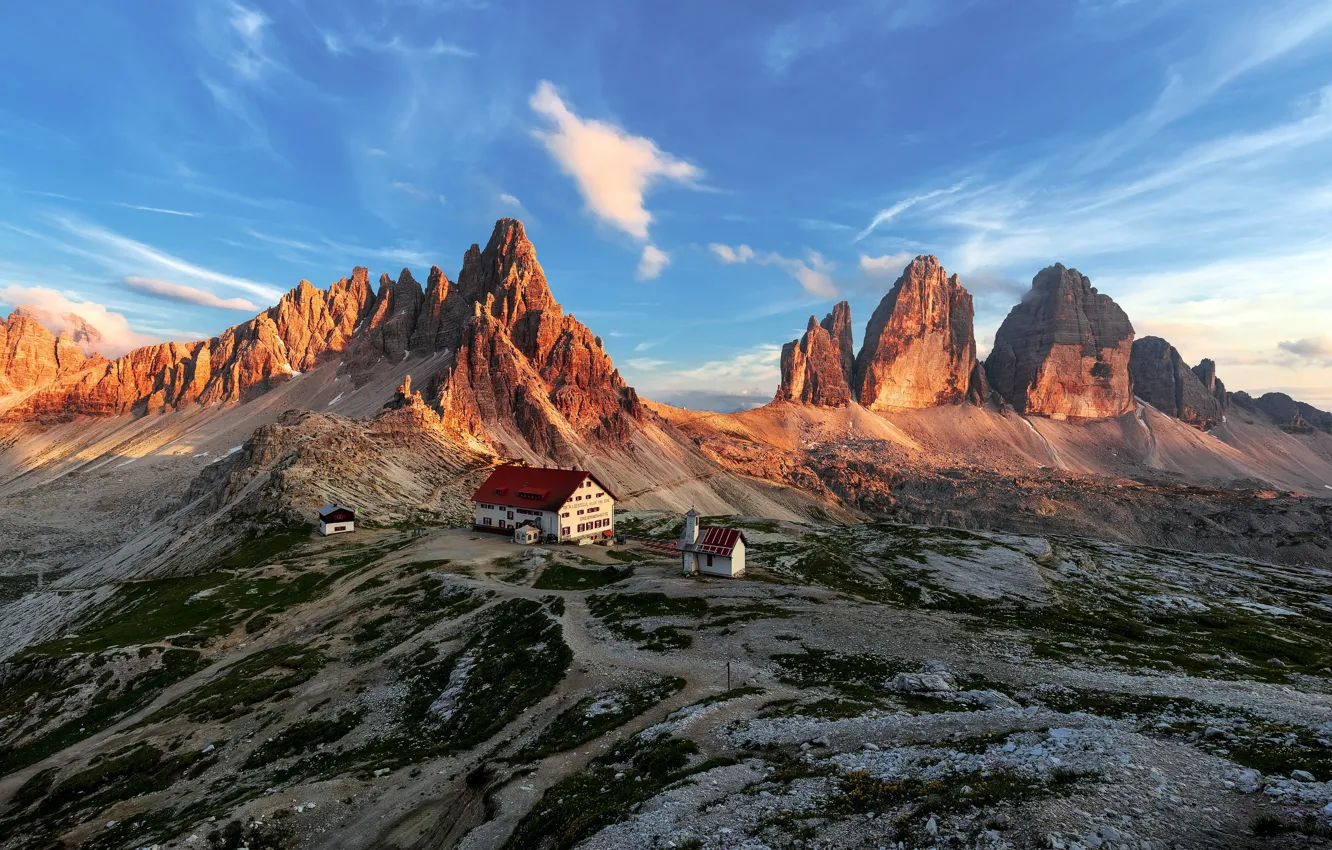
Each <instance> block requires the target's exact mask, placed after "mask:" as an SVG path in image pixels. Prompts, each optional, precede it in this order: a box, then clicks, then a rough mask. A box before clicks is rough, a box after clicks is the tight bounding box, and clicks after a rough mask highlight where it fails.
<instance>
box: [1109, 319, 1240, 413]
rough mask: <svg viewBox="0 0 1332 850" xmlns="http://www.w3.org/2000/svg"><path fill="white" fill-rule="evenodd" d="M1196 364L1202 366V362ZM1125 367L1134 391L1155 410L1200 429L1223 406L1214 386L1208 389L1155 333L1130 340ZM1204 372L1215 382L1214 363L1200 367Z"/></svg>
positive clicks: (1172, 348)
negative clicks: (1131, 378) (1131, 342)
mask: <svg viewBox="0 0 1332 850" xmlns="http://www.w3.org/2000/svg"><path fill="white" fill-rule="evenodd" d="M1203 363H1204V364H1211V363H1212V361H1210V360H1204V361H1203ZM1198 368H1203V366H1202V364H1199V367H1198ZM1129 371H1130V373H1131V374H1132V376H1133V391H1134V393H1135V394H1136V395H1137V396H1138V397H1139V398H1141V399H1142V400H1143V401H1145V402H1147V403H1148V404H1150V405H1152V406H1153V407H1155V408H1156V409H1157V410H1160V411H1162V412H1163V413H1168V414H1170V415H1171V416H1173V417H1175V418H1176V419H1180V420H1183V421H1184V422H1187V423H1189V424H1190V425H1193V426H1194V427H1197V428H1201V429H1203V430H1207V429H1209V428H1212V427H1215V426H1216V425H1217V424H1218V423H1220V421H1221V416H1222V413H1223V412H1224V409H1223V407H1222V403H1221V399H1220V398H1219V397H1218V396H1217V395H1216V394H1215V389H1211V390H1209V389H1208V388H1207V386H1206V385H1204V384H1203V382H1202V380H1201V379H1200V378H1199V376H1198V374H1197V372H1195V371H1194V370H1193V369H1190V368H1189V367H1188V366H1187V365H1185V363H1184V358H1182V357H1180V356H1179V352H1178V351H1177V350H1175V347H1174V346H1173V345H1171V344H1170V343H1168V342H1166V341H1165V340H1163V339H1161V338H1160V337H1159V336H1145V337H1143V338H1142V339H1137V340H1134V341H1133V351H1132V356H1131V357H1130V358H1129ZM1204 373H1205V374H1208V375H1209V377H1210V378H1211V380H1212V381H1213V382H1214V386H1215V383H1219V382H1217V381H1216V367H1215V365H1214V364H1212V365H1211V368H1210V370H1207V369H1204ZM1222 392H1224V389H1223V390H1222Z"/></svg>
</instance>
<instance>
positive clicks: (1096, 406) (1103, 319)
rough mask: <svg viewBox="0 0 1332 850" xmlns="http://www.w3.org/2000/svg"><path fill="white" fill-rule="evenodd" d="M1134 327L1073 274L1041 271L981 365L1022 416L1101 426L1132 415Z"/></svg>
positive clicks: (1052, 269) (1104, 297) (1106, 298)
mask: <svg viewBox="0 0 1332 850" xmlns="http://www.w3.org/2000/svg"><path fill="white" fill-rule="evenodd" d="M1132 346H1133V325H1132V324H1131V323H1130V322H1129V318H1128V316H1127V315H1125V313H1124V311H1123V310H1122V309H1120V307H1119V305H1118V304H1116V303H1115V302H1114V301H1112V300H1111V299H1110V297H1109V296H1107V295H1102V294H1101V293H1099V292H1097V291H1096V289H1095V287H1093V286H1092V285H1091V281H1090V280H1088V279H1087V278H1086V277H1085V276H1083V275H1081V274H1079V273H1078V272H1077V270H1075V269H1067V268H1064V266H1063V265H1060V264H1056V265H1053V266H1050V267H1049V268H1046V269H1042V270H1041V271H1040V273H1038V274H1037V275H1036V277H1035V278H1034V279H1033V280H1032V283H1031V291H1030V292H1028V293H1027V295H1026V296H1025V297H1023V299H1022V301H1021V303H1019V304H1018V305H1017V306H1015V307H1014V308H1013V309H1012V311H1010V312H1009V314H1008V316H1007V318H1005V319H1004V321H1003V324H1001V325H1000V326H999V331H998V332H997V333H996V334H995V339H994V348H993V349H992V350H991V351H990V355H989V356H988V357H987V358H986V359H985V371H986V374H987V376H988V377H989V379H990V384H991V386H993V387H994V389H995V390H997V391H998V392H999V394H1000V395H1002V396H1003V397H1004V399H1005V400H1007V401H1008V403H1009V404H1011V405H1013V407H1014V408H1016V409H1017V410H1018V411H1019V412H1021V413H1029V414H1038V415H1041V416H1050V417H1053V418H1058V419H1062V418H1068V417H1075V418H1082V419H1104V418H1107V417H1111V416H1119V415H1121V414H1124V413H1127V412H1129V411H1131V410H1132V409H1133V378H1132V376H1131V374H1130V372H1129V358H1130V354H1131V352H1132Z"/></svg>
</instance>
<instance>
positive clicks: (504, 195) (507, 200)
mask: <svg viewBox="0 0 1332 850" xmlns="http://www.w3.org/2000/svg"><path fill="white" fill-rule="evenodd" d="M499 199H500V203H502V204H508V205H509V206H511V207H521V206H522V205H523V202H522V201H520V200H518V199H517V198H516V197H514V196H513V195H510V194H509V193H508V192H500V193H499Z"/></svg>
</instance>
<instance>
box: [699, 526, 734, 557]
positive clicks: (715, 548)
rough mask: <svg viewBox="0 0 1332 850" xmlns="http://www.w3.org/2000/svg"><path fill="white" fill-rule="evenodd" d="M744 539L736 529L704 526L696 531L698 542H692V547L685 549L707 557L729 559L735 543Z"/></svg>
mask: <svg viewBox="0 0 1332 850" xmlns="http://www.w3.org/2000/svg"><path fill="white" fill-rule="evenodd" d="M744 539H745V535H744V533H743V532H741V531H739V530H738V529H734V528H720V527H718V526H715V525H705V526H703V527H702V528H700V529H699V530H698V540H696V541H694V545H693V546H692V547H686V548H692V549H693V550H694V551H696V552H703V553H704V554H707V555H725V556H726V557H728V558H729V557H730V556H731V553H732V552H734V551H735V544H736V541H739V540H744Z"/></svg>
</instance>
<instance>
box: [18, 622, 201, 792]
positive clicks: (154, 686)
mask: <svg viewBox="0 0 1332 850" xmlns="http://www.w3.org/2000/svg"><path fill="white" fill-rule="evenodd" d="M153 652H154V653H161V662H160V664H157V665H155V666H154V667H153V668H152V669H150V670H148V671H147V672H145V673H143V674H142V675H139V676H137V677H135V678H133V679H131V680H130V681H128V682H126V683H124V684H121V683H118V682H108V683H107V684H106V685H105V686H104V687H103V688H102V689H100V690H99V691H98V692H97V694H95V695H94V696H93V698H92V700H91V702H89V703H88V705H87V707H86V708H85V709H84V710H82V711H80V712H79V713H78V714H77V715H76V716H74V717H72V718H70V719H69V720H66V721H65V722H64V723H62V724H61V725H59V726H57V727H55V728H54V729H52V730H50V731H48V732H45V733H43V734H42V735H40V736H38V737H36V738H33V739H31V740H28V741H25V742H24V743H22V744H18V745H13V746H3V747H0V776H3V775H5V774H8V773H13V772H14V771H16V770H21V769H23V768H25V767H27V766H28V765H31V764H35V763H36V762H39V761H41V760H42V759H44V758H47V757H48V756H51V755H54V754H55V753H58V752H60V751H61V750H63V749H65V748H66V747H68V746H70V745H71V744H74V743H76V742H78V741H82V740H84V739H85V738H87V737H89V736H91V735H95V734H97V733H98V732H101V731H102V730H103V729H106V728H108V727H109V726H111V725H112V724H114V723H117V722H119V721H120V720H122V719H124V718H125V717H128V716H129V715H131V714H133V713H134V712H135V711H138V710H139V709H141V708H143V707H144V706H146V705H148V704H149V703H151V702H152V701H153V700H154V699H156V698H157V697H158V696H159V695H160V694H161V693H162V691H164V690H166V689H167V688H168V687H170V686H171V685H174V684H175V683H176V682H179V681H181V680H182V679H184V678H186V677H188V676H190V675H192V674H194V673H196V672H198V671H199V670H202V669H203V668H204V667H205V666H206V665H205V663H204V661H203V660H202V659H201V658H200V656H199V653H198V652H195V651H194V650H189V649H167V650H160V649H156V648H154V649H153ZM36 678H37V682H38V684H39V686H40V685H41V684H42V680H41V677H40V676H37V677H36ZM13 684H14V683H13V682H9V683H6V691H7V692H8V691H9V689H10V688H11V687H13Z"/></svg>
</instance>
